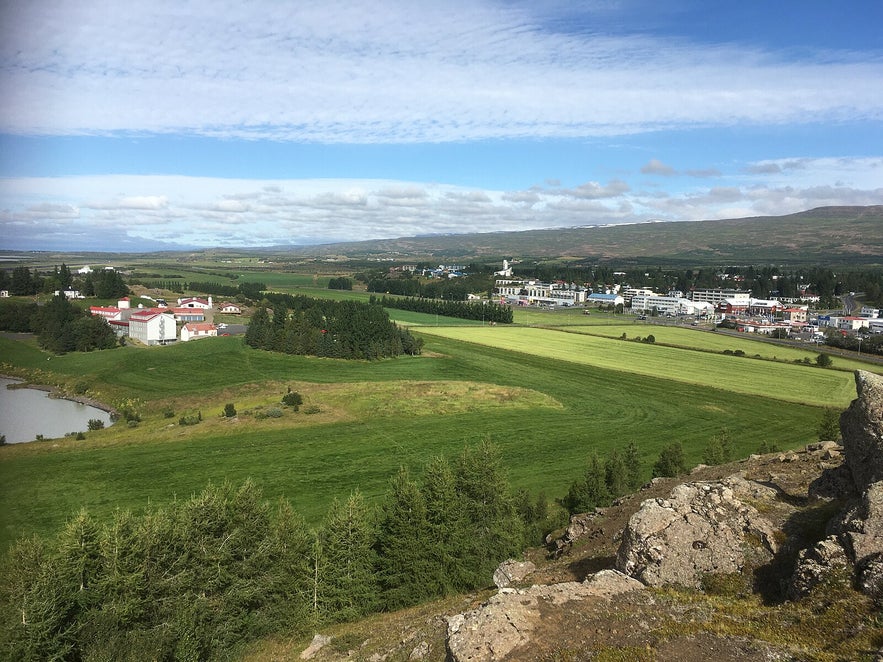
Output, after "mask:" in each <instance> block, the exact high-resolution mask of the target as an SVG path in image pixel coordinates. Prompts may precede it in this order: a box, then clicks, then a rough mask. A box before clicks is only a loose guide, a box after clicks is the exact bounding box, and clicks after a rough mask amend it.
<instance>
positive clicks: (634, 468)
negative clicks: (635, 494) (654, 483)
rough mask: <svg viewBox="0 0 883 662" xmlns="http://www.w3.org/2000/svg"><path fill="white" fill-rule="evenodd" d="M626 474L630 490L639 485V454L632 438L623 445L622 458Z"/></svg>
mask: <svg viewBox="0 0 883 662" xmlns="http://www.w3.org/2000/svg"><path fill="white" fill-rule="evenodd" d="M623 461H624V462H625V467H626V473H627V475H628V486H629V489H630V490H636V489H638V488H639V487H641V482H642V479H641V454H640V452H639V451H638V444H636V443H635V441H634V440H632V441H630V442H629V443H628V446H626V447H625V457H624V458H623Z"/></svg>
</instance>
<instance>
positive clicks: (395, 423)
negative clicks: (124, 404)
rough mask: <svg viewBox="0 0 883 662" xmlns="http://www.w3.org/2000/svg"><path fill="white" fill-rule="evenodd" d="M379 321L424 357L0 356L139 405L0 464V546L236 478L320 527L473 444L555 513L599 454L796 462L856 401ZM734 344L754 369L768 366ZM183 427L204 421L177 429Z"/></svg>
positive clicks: (669, 362)
mask: <svg viewBox="0 0 883 662" xmlns="http://www.w3.org/2000/svg"><path fill="white" fill-rule="evenodd" d="M391 312H392V314H393V317H400V318H401V319H402V321H403V322H407V323H408V324H409V325H411V328H412V330H413V331H415V332H417V333H421V334H422V335H423V337H424V339H425V340H426V346H425V351H424V354H423V355H422V356H419V357H402V358H399V359H394V360H385V361H375V362H365V361H342V360H331V359H317V358H310V357H295V356H286V355H279V354H274V353H269V352H263V351H259V350H253V349H250V348H248V347H246V346H245V345H244V343H243V342H242V341H241V339H238V338H217V339H213V340H208V341H201V342H199V343H188V344H186V345H185V344H181V345H177V346H170V347H162V348H135V347H125V348H120V349H118V350H113V351H108V352H100V353H91V354H68V355H65V356H59V357H53V358H52V360H51V362H47V361H46V358H47V355H46V354H45V353H44V352H42V351H40V350H39V349H38V348H37V347H36V346H35V345H34V344H33V343H30V342H18V341H11V340H6V339H0V354H2V356H3V359H4V361H5V362H6V363H7V364H10V365H11V366H17V367H19V368H20V369H22V370H31V371H34V370H37V369H39V370H41V371H42V372H41V373H40V374H42V376H43V377H45V378H46V379H45V380H44V381H55V382H61V383H67V384H70V383H74V382H81V383H83V382H85V383H87V384H88V386H89V389H90V393H93V394H94V395H95V397H97V398H99V399H102V400H104V401H106V402H109V403H115V402H118V401H120V400H121V399H124V398H129V399H135V400H138V401H140V402H141V403H143V405H142V409H143V416H142V419H143V420H142V421H141V423H139V424H138V426H137V427H134V428H128V427H126V426H125V424H124V423H120V424H118V425H116V426H114V427H112V428H109V429H107V430H103V431H100V432H95V433H89V434H88V435H87V437H88V438H87V439H86V440H85V441H75V440H73V439H72V438H66V439H60V440H49V441H44V442H36V443H32V444H25V445H15V446H7V447H4V448H2V449H0V498H2V501H3V503H4V504H13V505H12V506H11V507H7V508H5V509H4V510H3V515H2V520H0V523H2V529H0V535H2V539H0V543H2V545H3V546H6V545H8V544H9V542H10V541H11V540H12V539H14V538H16V537H18V536H20V535H23V534H28V533H33V532H38V533H45V532H48V531H50V530H53V529H55V528H56V527H58V526H59V525H60V524H61V523H62V522H63V521H64V520H65V519H66V518H67V517H69V516H70V515H71V514H72V513H74V512H75V511H76V510H77V509H78V508H80V507H81V506H86V507H88V508H89V509H90V510H92V511H93V512H96V513H98V514H108V513H110V512H112V511H113V510H114V509H117V508H127V509H133V510H139V509H142V508H144V507H145V506H146V505H147V504H148V503H162V502H166V501H168V500H171V499H174V498H176V497H183V496H187V495H190V494H192V493H193V492H195V491H198V490H199V489H201V488H202V487H204V486H205V485H206V484H207V483H209V482H216V483H217V482H222V481H225V480H229V481H233V482H241V481H243V480H245V479H246V478H249V477H250V478H252V479H253V480H254V481H255V482H256V483H257V484H258V485H259V486H260V487H261V488H262V489H263V490H264V492H265V494H266V495H267V496H269V497H277V496H284V497H286V498H288V499H290V500H291V501H292V502H293V503H294V504H295V507H296V508H297V509H298V510H299V511H300V512H302V513H303V514H304V516H305V517H307V519H308V521H311V522H314V523H315V522H317V521H318V520H319V519H320V518H321V517H322V515H323V513H324V510H325V508H326V507H327V505H328V503H329V502H330V501H331V499H333V498H334V497H346V496H347V495H348V494H349V493H350V491H351V490H353V489H357V488H358V489H360V490H361V491H362V492H363V493H365V494H366V495H367V496H368V497H369V498H377V497H378V496H379V495H380V494H381V493H382V492H383V491H384V490H385V488H386V485H387V481H388V479H389V477H390V476H391V475H393V474H394V472H395V471H396V470H397V468H398V467H399V466H400V465H406V466H409V467H410V468H411V469H412V470H415V471H419V470H420V468H421V467H422V466H423V465H424V464H425V463H426V462H427V461H428V460H429V459H431V458H432V457H434V456H436V455H440V454H441V455H449V456H450V455H455V454H457V453H458V452H459V451H460V450H461V449H462V448H463V446H464V445H468V444H474V443H475V442H477V441H478V440H480V439H483V438H488V439H490V440H491V441H493V442H494V443H495V444H496V445H497V446H498V447H499V448H500V449H501V450H502V452H503V455H504V457H505V461H506V465H507V467H508V469H509V473H510V478H511V480H512V482H513V484H514V485H515V486H517V487H519V488H525V489H528V490H530V491H532V492H534V493H538V492H540V491H542V492H544V493H546V494H547V495H548V496H550V497H555V496H560V495H562V494H563V493H564V492H565V491H566V489H567V486H568V484H569V483H570V481H572V480H573V479H574V477H575V476H577V475H579V474H580V473H581V472H582V470H583V467H584V465H585V461H586V457H587V455H588V454H589V453H590V452H591V451H592V450H597V451H598V452H599V453H600V454H602V455H603V454H605V453H606V452H608V451H609V450H610V449H611V448H613V447H616V446H621V445H624V444H625V443H627V442H629V441H631V440H635V441H636V442H638V444H639V446H640V449H641V453H642V460H643V463H644V469H645V476H646V477H648V478H649V469H650V465H651V464H652V462H653V460H654V459H655V456H656V455H657V454H658V452H659V450H660V448H661V447H662V446H664V445H665V444H667V443H669V442H670V441H672V440H678V441H681V442H682V443H683V444H684V446H685V448H686V449H687V453H688V457H689V459H690V460H691V461H692V462H698V461H700V460H701V457H702V453H703V449H704V447H705V445H706V444H707V443H708V441H709V439H710V438H711V437H712V436H713V435H715V434H717V433H718V432H719V431H720V430H721V429H722V428H727V429H729V430H730V431H731V433H732V434H733V437H734V438H735V440H736V449H737V452H738V453H739V454H741V455H745V454H747V453H750V452H754V451H756V450H757V449H758V448H759V446H760V445H761V444H762V443H763V442H771V443H775V444H778V445H779V446H780V447H783V448H784V447H788V446H794V445H799V444H803V443H806V442H807V441H809V440H811V439H812V438H813V437H814V428H815V426H816V424H817V422H818V420H819V418H820V413H821V407H824V406H834V407H838V408H839V407H843V406H845V404H846V403H848V401H849V399H850V398H851V397H852V376H851V373H849V372H844V371H836V370H822V369H819V368H816V367H814V366H802V365H791V364H788V363H780V362H773V361H762V360H756V359H751V358H739V357H734V356H725V355H722V354H720V353H718V352H717V349H716V347H714V346H707V347H702V341H703V340H704V339H705V338H714V334H702V333H697V332H693V334H692V336H686V338H687V339H688V340H689V341H692V342H693V343H695V344H697V345H698V346H699V348H701V349H704V351H696V350H695V349H694V350H690V349H683V348H679V347H668V346H663V345H662V344H660V345H648V344H644V343H635V342H624V341H622V340H618V339H617V338H616V337H611V336H615V334H616V332H617V331H618V328H616V327H614V326H612V325H608V324H607V320H604V319H603V318H600V317H596V318H593V319H591V320H590V319H588V318H586V319H582V318H580V319H579V320H578V322H579V324H580V326H565V327H562V328H563V329H565V330H568V331H580V332H581V333H573V332H569V333H568V332H564V331H563V330H562V329H555V328H531V327H523V326H522V327H512V328H503V327H501V326H497V327H488V326H480V325H477V324H472V325H456V326H455V325H446V323H447V322H450V320H445V319H444V318H441V319H440V320H439V319H437V318H436V317H435V316H433V315H420V314H416V313H403V312H402V311H391ZM543 319H545V320H546V321H547V322H553V321H556V320H557V321H558V322H559V323H565V322H568V321H569V322H573V321H574V316H571V315H566V314H563V315H559V314H555V315H552V314H550V315H547V316H546V317H545V318H543ZM628 328H630V329H637V330H640V331H641V332H642V333H646V331H645V327H641V326H639V325H633V326H629V327H628ZM670 331H672V332H674V331H675V330H674V329H672V330H670ZM683 331H684V332H685V333H690V332H689V331H688V330H683ZM620 333H621V332H620ZM589 334H593V335H589ZM605 335H607V336H608V337H603V336H605ZM627 335H629V336H631V335H632V331H629V332H628V333H627ZM659 335H660V336H661V337H662V336H665V338H666V339H668V340H671V339H677V338H675V337H674V335H671V337H669V336H668V335H665V334H664V333H660V334H659ZM727 341H728V342H730V344H729V345H728V346H735V344H734V343H736V342H737V341H738V342H742V343H747V344H749V345H752V346H753V347H755V348H757V350H756V352H761V353H762V354H763V355H764V356H766V355H767V354H768V353H769V352H770V351H772V350H769V349H768V346H766V345H761V344H759V343H751V342H750V341H748V340H741V339H730V338H728V339H727ZM684 342H685V339H684V338H680V339H679V343H677V344H683V343H684ZM709 342H710V341H709ZM715 342H717V340H715ZM775 351H776V352H778V351H779V349H778V348H775ZM756 352H752V354H753V353H756ZM746 353H747V352H746ZM50 366H51V371H49V367H50ZM10 369H14V368H10ZM288 388H292V389H294V390H297V391H298V392H300V393H301V394H303V396H304V401H305V405H306V406H305V407H304V408H303V409H302V410H301V411H300V412H292V411H285V413H284V415H283V416H281V417H278V418H269V417H262V416H260V413H261V412H262V411H265V410H266V409H267V408H269V407H272V406H274V405H278V403H279V399H280V398H281V395H282V394H283V393H284V392H285V391H286V389H288ZM227 402H233V403H235V404H236V407H237V409H238V411H239V412H240V415H239V416H238V417H237V419H236V420H235V421H229V420H226V419H223V418H222V417H221V416H220V412H221V411H222V409H223V407H224V405H225V403H227ZM307 407H309V411H310V412H311V413H306V412H307ZM169 412H171V413H172V414H173V415H172V416H171V417H170V416H169V415H168V414H169ZM195 412H199V413H201V414H203V419H204V420H203V422H202V423H200V424H199V425H194V426H180V425H178V424H177V421H178V417H179V416H182V415H184V414H186V413H195Z"/></svg>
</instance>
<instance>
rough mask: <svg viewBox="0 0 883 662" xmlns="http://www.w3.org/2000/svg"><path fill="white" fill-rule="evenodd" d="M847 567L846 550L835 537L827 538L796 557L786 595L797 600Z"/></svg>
mask: <svg viewBox="0 0 883 662" xmlns="http://www.w3.org/2000/svg"><path fill="white" fill-rule="evenodd" d="M848 566H849V559H848V558H847V556H846V550H844V549H843V546H842V545H841V544H840V541H839V540H838V538H837V537H836V536H828V537H827V538H825V539H824V540H822V541H820V542H818V543H816V544H815V545H814V546H813V547H811V548H809V549H804V550H802V551H801V552H800V554H799V555H798V557H797V567H796V568H795V570H794V575H793V576H792V577H791V581H790V583H789V585H788V590H787V595H788V598H789V599H791V600H797V599H799V598H802V597H804V596H805V595H807V594H808V593H809V592H810V591H811V590H812V589H813V588H814V587H815V586H817V585H818V584H820V583H821V582H822V581H824V580H825V579H827V578H828V577H830V576H831V575H832V574H833V573H834V572H836V571H838V570H844V569H846V568H847V567H848Z"/></svg>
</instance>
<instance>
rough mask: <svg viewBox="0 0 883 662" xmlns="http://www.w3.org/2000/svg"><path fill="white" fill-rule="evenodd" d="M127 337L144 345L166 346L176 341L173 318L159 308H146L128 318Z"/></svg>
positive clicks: (176, 332)
mask: <svg viewBox="0 0 883 662" xmlns="http://www.w3.org/2000/svg"><path fill="white" fill-rule="evenodd" d="M129 337H130V338H134V339H135V340H140V341H141V342H143V343H144V344H145V345H166V344H168V343H172V342H175V341H176V340H177V339H178V330H177V327H176V326H175V316H174V315H172V314H171V313H167V312H163V311H162V310H161V309H159V308H146V309H144V310H139V311H137V312H134V313H132V314H131V315H130V316H129Z"/></svg>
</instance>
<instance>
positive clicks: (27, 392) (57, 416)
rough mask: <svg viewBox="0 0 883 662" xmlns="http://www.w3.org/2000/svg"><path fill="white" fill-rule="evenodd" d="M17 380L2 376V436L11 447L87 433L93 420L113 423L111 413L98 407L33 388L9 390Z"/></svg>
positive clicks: (0, 424) (0, 428)
mask: <svg viewBox="0 0 883 662" xmlns="http://www.w3.org/2000/svg"><path fill="white" fill-rule="evenodd" d="M15 383H16V380H14V379H7V378H5V377H0V434H2V435H5V436H6V443H7V444H18V443H22V442H25V441H34V440H35V439H36V438H37V436H38V435H42V436H43V438H44V439H54V438H57V437H63V436H64V435H66V434H68V433H71V432H73V433H77V432H86V431H87V430H88V423H89V419H93V418H97V419H98V420H100V421H103V422H104V425H105V426H109V425H111V424H112V421H111V420H110V414H109V413H107V412H106V411H104V410H102V409H98V408H97V407H91V406H89V405H84V404H80V403H79V402H73V401H72V400H62V399H60V398H50V397H49V393H47V392H46V391H40V390H38V389H32V388H17V389H10V388H6V387H7V386H8V385H9V384H15Z"/></svg>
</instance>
